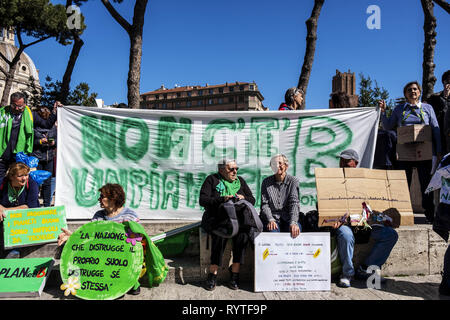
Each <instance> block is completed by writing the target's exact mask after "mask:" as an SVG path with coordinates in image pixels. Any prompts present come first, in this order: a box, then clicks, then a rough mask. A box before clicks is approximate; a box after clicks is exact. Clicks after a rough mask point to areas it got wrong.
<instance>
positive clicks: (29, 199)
mask: <svg viewBox="0 0 450 320" xmlns="http://www.w3.org/2000/svg"><path fill="white" fill-rule="evenodd" d="M0 204H1V205H2V206H4V207H5V208H11V207H17V206H21V205H24V204H26V205H27V206H28V208H39V207H40V205H39V186H38V184H37V183H36V182H35V181H34V180H33V179H31V178H28V182H27V184H26V185H25V189H24V190H23V192H22V193H21V194H20V196H19V199H18V203H11V202H9V199H8V179H7V178H5V179H3V183H2V184H1V185H0Z"/></svg>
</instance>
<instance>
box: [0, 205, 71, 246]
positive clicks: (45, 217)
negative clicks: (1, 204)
mask: <svg viewBox="0 0 450 320" xmlns="http://www.w3.org/2000/svg"><path fill="white" fill-rule="evenodd" d="M5 213H6V218H5V221H4V223H3V226H4V239H5V248H16V247H26V246H34V245H38V244H44V243H49V242H56V241H57V239H58V235H59V234H60V233H61V228H67V223H66V210H65V207H64V206H57V207H44V208H32V209H19V210H5Z"/></svg>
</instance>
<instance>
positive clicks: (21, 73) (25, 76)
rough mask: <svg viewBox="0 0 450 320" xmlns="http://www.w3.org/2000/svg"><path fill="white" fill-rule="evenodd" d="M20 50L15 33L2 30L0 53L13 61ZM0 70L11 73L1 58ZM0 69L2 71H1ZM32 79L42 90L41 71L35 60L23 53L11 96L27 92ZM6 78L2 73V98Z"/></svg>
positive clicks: (0, 80) (0, 31)
mask: <svg viewBox="0 0 450 320" xmlns="http://www.w3.org/2000/svg"><path fill="white" fill-rule="evenodd" d="M18 50H19V49H18V48H17V47H16V46H15V43H14V33H13V32H11V31H7V30H6V29H3V30H0V52H1V53H2V54H3V55H4V56H5V57H6V58H7V59H8V60H9V61H11V60H12V59H13V58H14V56H15V54H16V53H17V51H18ZM0 68H1V69H3V70H5V71H6V72H9V65H8V64H7V63H6V62H5V61H4V60H3V59H1V58H0ZM1 69H0V70H1ZM30 77H33V79H34V84H35V86H36V87H38V88H41V86H40V83H39V71H38V70H37V69H36V66H35V65H34V62H33V60H31V58H30V57H29V56H28V55H27V54H26V53H25V52H23V53H22V54H21V56H20V60H19V62H18V63H17V67H16V72H15V76H14V80H13V85H12V88H11V92H10V93H11V94H12V93H13V92H16V91H22V90H24V91H27V92H28V89H29V83H30ZM5 79H6V76H5V74H4V73H3V72H0V97H1V96H2V95H3V90H4V88H5Z"/></svg>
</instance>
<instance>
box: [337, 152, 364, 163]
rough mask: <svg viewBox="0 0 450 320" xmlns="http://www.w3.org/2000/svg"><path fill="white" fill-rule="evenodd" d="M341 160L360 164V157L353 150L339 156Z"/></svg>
mask: <svg viewBox="0 0 450 320" xmlns="http://www.w3.org/2000/svg"><path fill="white" fill-rule="evenodd" d="M339 157H340V158H343V159H348V160H355V161H358V162H359V156H358V153H357V152H356V151H355V150H353V149H347V150H344V151H342V152H341V154H340V155H339Z"/></svg>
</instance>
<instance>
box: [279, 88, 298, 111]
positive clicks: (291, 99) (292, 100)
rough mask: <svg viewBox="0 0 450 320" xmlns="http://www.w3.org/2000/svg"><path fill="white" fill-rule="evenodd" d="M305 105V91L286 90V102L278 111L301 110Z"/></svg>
mask: <svg viewBox="0 0 450 320" xmlns="http://www.w3.org/2000/svg"><path fill="white" fill-rule="evenodd" d="M302 103H303V90H302V89H299V88H296V87H292V88H289V89H287V90H286V93H285V94H284V102H283V103H282V104H280V106H279V107H278V110H299V109H300V107H301V105H302Z"/></svg>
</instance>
